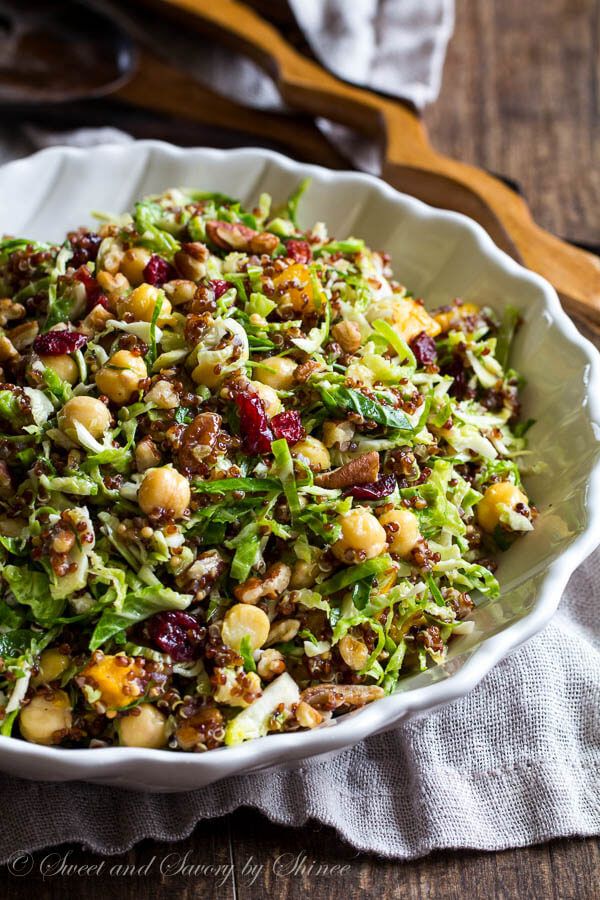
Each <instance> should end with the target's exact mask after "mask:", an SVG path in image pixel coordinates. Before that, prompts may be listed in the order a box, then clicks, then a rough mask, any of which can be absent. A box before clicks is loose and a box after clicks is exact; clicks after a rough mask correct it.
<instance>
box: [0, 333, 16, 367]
mask: <svg viewBox="0 0 600 900" xmlns="http://www.w3.org/2000/svg"><path fill="white" fill-rule="evenodd" d="M18 358H19V354H18V352H17V350H16V348H15V346H14V344H13V343H12V341H11V340H10V339H9V338H7V337H6V335H2V336H1V337H0V363H4V362H10V361H12V360H16V359H18Z"/></svg>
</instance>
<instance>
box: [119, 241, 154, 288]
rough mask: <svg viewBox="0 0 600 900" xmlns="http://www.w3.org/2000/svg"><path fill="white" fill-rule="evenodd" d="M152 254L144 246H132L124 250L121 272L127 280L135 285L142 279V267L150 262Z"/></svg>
mask: <svg viewBox="0 0 600 900" xmlns="http://www.w3.org/2000/svg"><path fill="white" fill-rule="evenodd" d="M151 256H152V254H151V253H150V251H149V250H146V248H145V247H132V248H131V250H126V251H125V254H124V256H123V259H122V260H121V267H120V268H121V272H122V273H123V275H124V276H125V278H126V279H127V280H128V282H129V283H130V284H131V285H133V287H137V285H138V284H141V283H142V281H143V280H144V269H145V268H146V266H147V265H148V263H149V262H150V257H151Z"/></svg>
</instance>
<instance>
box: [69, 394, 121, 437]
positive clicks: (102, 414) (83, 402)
mask: <svg viewBox="0 0 600 900" xmlns="http://www.w3.org/2000/svg"><path fill="white" fill-rule="evenodd" d="M75 422H79V423H80V424H81V425H83V427H84V428H87V430H88V431H89V433H90V434H91V435H92V437H95V438H100V437H102V435H103V434H104V432H105V431H107V430H108V428H109V426H110V412H109V411H108V409H107V408H106V406H105V405H104V403H102V401H101V400H98V399H97V398H96V397H84V396H81V397H72V398H71V399H70V400H67V402H66V403H65V405H64V406H63V408H62V409H61V411H60V412H59V414H58V427H59V428H60V429H61V431H64V433H65V434H66V435H67V437H70V438H71V440H72V441H77V432H76V431H75Z"/></svg>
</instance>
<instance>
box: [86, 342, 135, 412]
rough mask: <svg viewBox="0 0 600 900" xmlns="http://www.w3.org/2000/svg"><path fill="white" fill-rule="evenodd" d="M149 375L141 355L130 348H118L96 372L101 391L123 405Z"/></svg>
mask: <svg viewBox="0 0 600 900" xmlns="http://www.w3.org/2000/svg"><path fill="white" fill-rule="evenodd" d="M147 377H148V370H147V369H146V363H145V362H144V360H143V359H142V357H141V356H136V355H135V354H134V353H130V351H129V350H117V352H116V353H113V355H112V356H111V358H110V359H109V360H108V362H107V363H105V365H103V366H102V368H101V369H99V371H98V372H97V373H96V384H97V385H98V390H99V391H100V393H102V394H106V396H107V397H108V398H109V400H112V401H113V403H118V404H119V406H123V405H124V404H125V403H128V402H129V400H130V399H131V395H132V394H133V393H134V392H135V391H137V390H138V389H139V387H138V386H139V383H140V381H141V380H142V379H143V378H147Z"/></svg>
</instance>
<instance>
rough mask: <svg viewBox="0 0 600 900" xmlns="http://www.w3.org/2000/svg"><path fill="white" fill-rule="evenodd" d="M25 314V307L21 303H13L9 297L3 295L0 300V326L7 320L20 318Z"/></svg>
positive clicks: (11, 320)
mask: <svg viewBox="0 0 600 900" xmlns="http://www.w3.org/2000/svg"><path fill="white" fill-rule="evenodd" d="M24 315H25V307H24V306H23V304H22V303H15V301H14V300H11V299H10V297H3V298H2V299H1V300H0V326H5V325H6V324H7V323H8V322H13V321H15V320H16V319H22V318H23V316H24Z"/></svg>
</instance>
